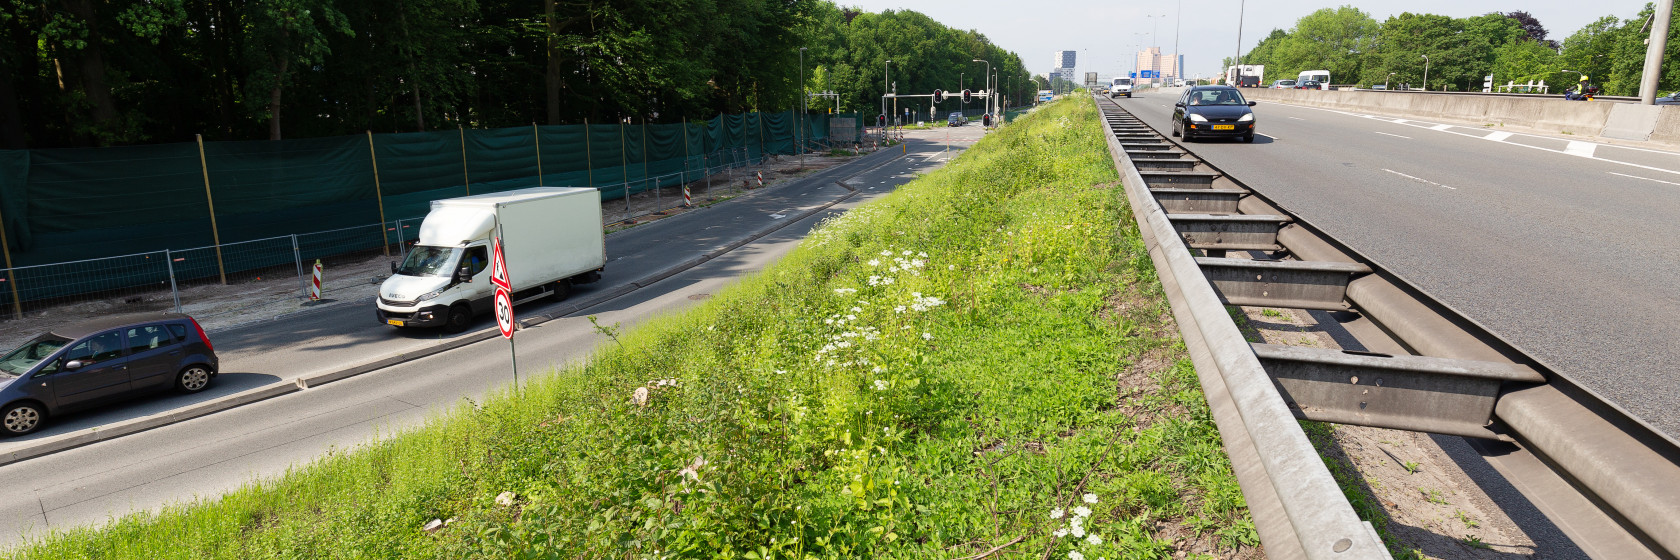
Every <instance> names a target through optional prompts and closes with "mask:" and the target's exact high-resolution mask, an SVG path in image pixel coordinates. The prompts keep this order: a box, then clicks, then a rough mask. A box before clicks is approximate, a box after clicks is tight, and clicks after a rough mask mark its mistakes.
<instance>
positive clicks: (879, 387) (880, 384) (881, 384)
mask: <svg viewBox="0 0 1680 560" xmlns="http://www.w3.org/2000/svg"><path fill="white" fill-rule="evenodd" d="M875 390H876V391H885V390H887V382H886V381H883V380H880V379H876V380H875Z"/></svg>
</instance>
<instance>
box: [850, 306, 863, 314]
mask: <svg viewBox="0 0 1680 560" xmlns="http://www.w3.org/2000/svg"><path fill="white" fill-rule="evenodd" d="M852 313H863V308H862V307H853V308H852Z"/></svg>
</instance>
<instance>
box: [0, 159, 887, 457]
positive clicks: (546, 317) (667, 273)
mask: <svg viewBox="0 0 1680 560" xmlns="http://www.w3.org/2000/svg"><path fill="white" fill-rule="evenodd" d="M897 159H898V158H890V159H889V160H888V162H891V161H894V160H897ZM886 163H887V162H883V163H881V164H880V165H876V166H873V167H870V168H867V169H864V170H861V171H858V172H857V173H853V174H851V175H847V176H846V178H847V179H850V178H851V177H853V176H856V175H858V174H860V173H865V172H868V171H873V170H875V169H877V168H879V167H881V166H883V165H886ZM834 184H836V185H840V186H841V187H842V188H845V189H846V190H847V193H846V194H845V195H844V196H841V197H840V198H836V199H834V200H831V201H829V202H827V203H825V204H822V205H820V206H817V207H816V208H812V209H810V210H807V211H805V212H802V213H800V214H799V215H797V216H789V217H788V218H787V219H782V220H777V221H776V222H774V223H772V224H770V225H769V226H767V227H763V228H759V229H758V230H756V231H754V232H753V233H752V234H750V235H748V236H747V237H744V238H742V239H738V240H735V241H733V242H730V243H729V244H728V245H725V246H723V247H719V248H717V249H715V250H712V251H711V252H708V253H706V254H704V255H701V256H698V257H693V258H690V259H687V260H684V261H682V262H680V263H677V264H675V265H672V266H669V267H666V268H664V269H662V270H659V271H658V272H654V273H653V274H649V275H647V276H645V277H643V278H641V279H639V280H636V281H633V282H630V283H627V284H624V285H621V286H619V287H617V288H613V289H611V290H607V291H604V292H601V293H599V294H594V295H592V296H590V297H589V298H587V299H583V300H580V301H577V302H576V303H572V304H571V305H567V306H566V307H564V308H561V309H558V310H555V311H553V312H550V313H547V314H542V315H537V316H534V317H531V318H529V319H524V320H521V321H519V324H520V326H521V327H522V328H529V327H534V326H536V325H540V324H543V323H547V322H549V321H553V320H555V319H559V318H561V317H566V316H568V315H571V314H574V313H577V312H579V311H582V310H584V309H588V308H590V307H594V306H596V305H600V304H602V303H606V302H608V301H611V300H614V299H618V298H620V297H623V296H625V295H628V294H630V293H631V292H634V291H636V290H639V289H642V288H646V287H648V286H651V285H653V284H655V283H658V282H659V281H661V280H664V279H666V278H670V277H672V276H675V275H677V274H679V273H682V272H683V271H686V270H688V269H691V268H694V267H696V266H700V265H701V264H704V263H705V262H706V261H710V260H712V259H714V258H717V257H719V256H721V255H724V254H726V253H728V252H730V251H733V250H735V249H738V248H740V247H741V246H742V245H746V244H748V243H752V242H754V241H757V240H759V239H761V238H763V237H764V236H766V235H769V234H771V233H774V232H776V231H777V230H780V229H782V228H784V227H787V226H788V225H790V224H793V223H795V222H798V221H800V220H804V219H805V218H809V217H811V216H812V215H815V214H816V213H818V212H822V211H824V210H828V209H829V208H832V207H833V206H834V205H836V204H839V203H841V202H845V201H846V200H850V199H851V198H852V197H854V196H857V194H858V190H857V189H855V188H852V186H851V185H848V184H846V183H845V180H844V179H842V180H837V181H834ZM499 336H501V333H500V332H499V331H498V330H497V329H496V328H488V329H483V330H479V331H476V332H471V333H467V334H463V335H461V336H458V337H455V338H452V339H449V340H448V341H445V342H442V343H439V344H434V345H432V346H428V347H425V348H420V349H416V350H409V351H406V352H401V353H398V354H394V355H391V356H386V357H384V358H380V359H377V360H373V361H370V362H365V363H361V364H357V365H353V366H350V367H347V368H343V369H338V370H334V371H328V372H323V373H318V374H314V375H307V376H304V377H299V378H296V379H294V380H292V382H289V383H287V382H280V383H275V384H272V385H268V386H265V387H258V388H255V389H250V390H246V391H243V392H239V393H234V394H232V395H228V396H225V397H220V398H217V399H213V400H209V401H204V402H200V403H196V404H192V405H189V406H186V407H183V408H180V409H176V410H171V411H168V412H159V413H156V414H152V415H149V416H142V417H139V418H132V419H129V420H124V421H121V422H116V423H113V424H106V425H104V426H97V427H93V428H86V429H82V430H77V431H75V432H70V433H67V434H62V435H58V436H53V437H52V438H49V439H46V440H43V441H41V442H39V443H36V444H33V445H29V446H27V447H24V448H22V449H18V450H15V451H11V452H7V453H5V454H3V455H0V465H9V464H12V463H16V462H19V461H24V460H27V459H33V458H36V457H40V456H43V455H51V454H53V453H57V452H60V451H65V450H68V449H74V448H77V447H81V446H83V445H88V444H91V443H98V442H101V441H105V440H110V439H116V438H119V437H123V436H126V435H130V434H135V433H139V432H144V431H146V430H150V429H153V428H159V427H163V426H167V425H170V424H174V423H177V422H183V421H186V420H191V419H194V418H198V417H200V416H208V415H210V414H214V413H216V412H221V411H223V410H228V409H231V408H237V407H240V406H244V405H247V404H251V403H254V402H259V401H263V400H267V399H270V398H273V397H278V396H280V395H286V394H290V393H296V392H299V391H303V390H305V389H309V388H312V387H316V386H320V385H325V384H328V383H332V382H334V381H340V380H344V379H349V378H351V377H355V376H358V375H362V374H365V373H370V372H374V371H378V370H381V369H385V368H388V367H391V366H395V365H400V364H403V363H407V362H411V361H414V360H418V359H420V358H425V357H428V356H433V355H437V354H441V353H444V352H447V351H450V350H454V349H457V348H461V347H463V346H467V345H470V344H474V343H477V342H483V341H486V340H490V339H493V338H497V337H499Z"/></svg>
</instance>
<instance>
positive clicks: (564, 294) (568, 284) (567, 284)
mask: <svg viewBox="0 0 1680 560" xmlns="http://www.w3.org/2000/svg"><path fill="white" fill-rule="evenodd" d="M571 295H572V280H571V279H570V278H567V279H565V280H560V281H557V282H555V283H554V291H553V292H551V293H549V294H548V301H566V298H568V297H571Z"/></svg>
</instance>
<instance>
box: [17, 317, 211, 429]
mask: <svg viewBox="0 0 1680 560" xmlns="http://www.w3.org/2000/svg"><path fill="white" fill-rule="evenodd" d="M217 365H218V364H217V360H216V350H215V348H213V347H211V346H210V339H209V338H208V337H206V336H204V329H203V328H201V327H199V325H198V321H195V320H193V318H192V317H189V316H186V315H182V314H179V313H158V314H149V315H129V316H123V317H107V318H103V319H95V320H91V321H85V322H82V323H77V324H74V325H70V326H66V327H60V328H56V329H53V330H52V332H48V333H45V334H42V335H40V336H37V337H35V338H33V339H30V341H29V342H25V343H24V344H23V345H22V346H19V347H18V348H17V349H16V350H12V351H11V352H8V353H6V355H5V357H3V358H0V435H3V436H16V435H23V434H27V433H30V432H33V431H35V430H37V429H39V428H40V427H41V426H42V425H43V424H44V423H46V420H47V418H49V417H51V416H53V415H56V414H61V413H65V412H71V411H76V410H83V409H88V408H93V407H96V406H99V405H103V404H108V403H112V402H116V401H120V400H124V399H128V398H131V397H135V396H138V395H143V394H148V393H155V392H161V391H167V390H171V389H173V390H177V391H181V392H184V393H196V392H199V391H203V390H204V388H205V387H209V386H210V380H211V379H213V378H215V377H216V372H217V369H216V368H217Z"/></svg>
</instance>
